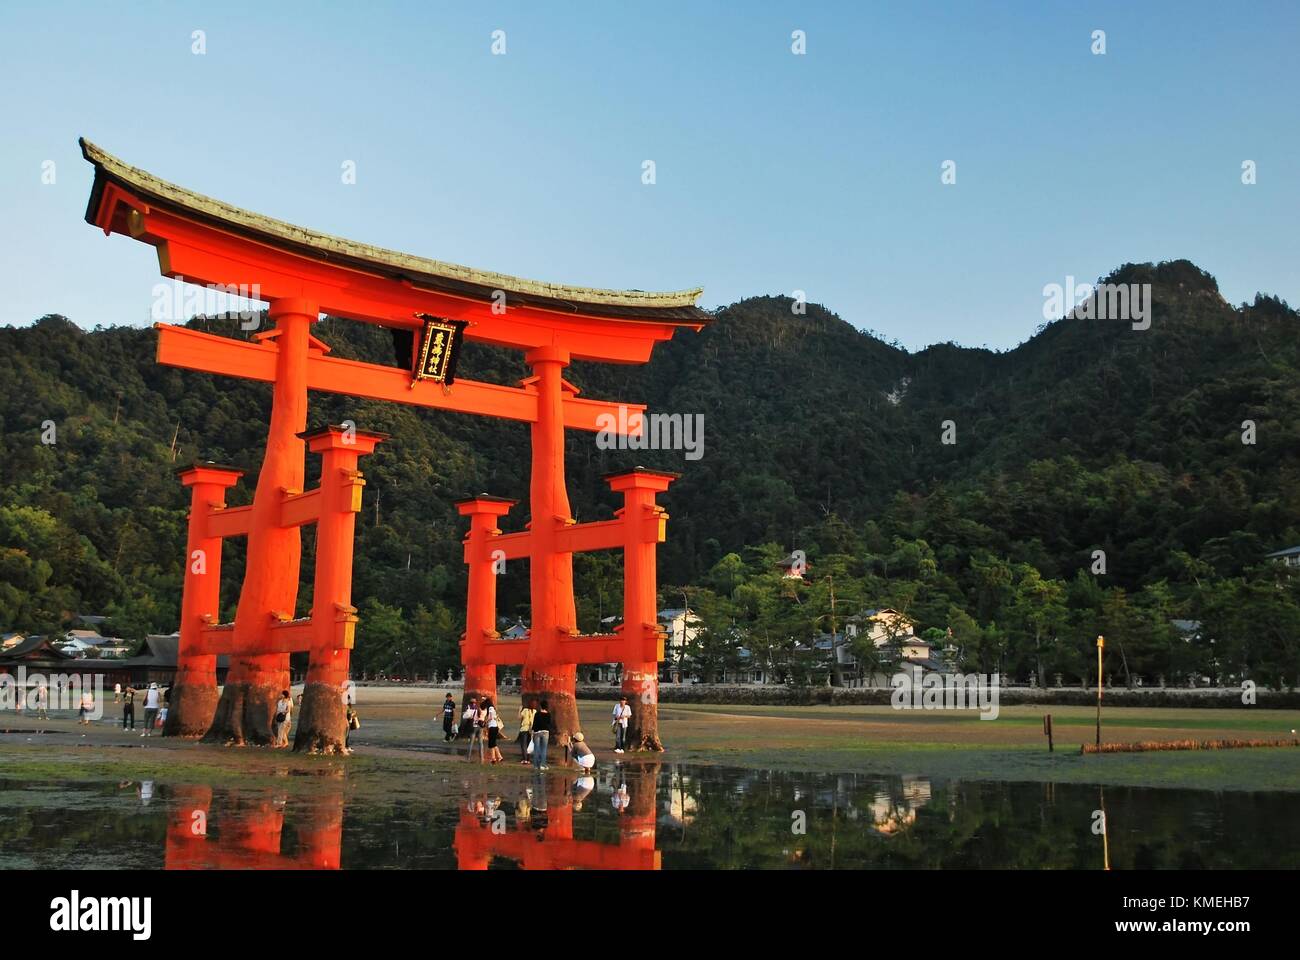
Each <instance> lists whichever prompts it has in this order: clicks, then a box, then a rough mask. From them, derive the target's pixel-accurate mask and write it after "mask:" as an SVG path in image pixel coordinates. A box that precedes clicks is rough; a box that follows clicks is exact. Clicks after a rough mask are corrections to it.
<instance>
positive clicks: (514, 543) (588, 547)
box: [465, 507, 668, 562]
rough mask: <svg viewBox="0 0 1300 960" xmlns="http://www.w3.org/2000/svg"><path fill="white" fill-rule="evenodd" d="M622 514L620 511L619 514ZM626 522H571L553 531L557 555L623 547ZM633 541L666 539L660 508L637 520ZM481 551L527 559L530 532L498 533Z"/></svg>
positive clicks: (665, 517)
mask: <svg viewBox="0 0 1300 960" xmlns="http://www.w3.org/2000/svg"><path fill="white" fill-rule="evenodd" d="M621 512H622V511H620V513H621ZM626 530H627V522H626V521H625V520H624V519H623V518H622V517H617V518H615V519H613V520H595V521H592V522H590V523H575V524H571V525H569V526H567V527H564V528H562V529H560V530H559V531H557V532H556V535H555V543H556V547H555V549H556V552H557V553H589V552H591V551H593V550H621V549H622V548H623V547H625V546H627V532H626ZM638 534H639V535H638V537H637V540H638V541H639V542H641V543H663V542H664V541H665V540H666V539H667V538H668V514H667V513H665V512H664V510H663V508H662V507H656V508H655V511H654V513H651V514H647V515H646V516H644V517H642V518H640V522H639V525H638ZM470 549H471V547H470V545H469V543H468V542H467V543H466V545H465V559H466V561H467V562H472V561H473V560H474V559H475V558H473V557H471V556H470V555H469V551H470ZM483 549H485V550H487V552H488V555H489V556H491V555H492V554H493V553H495V552H496V551H498V550H500V551H501V552H502V553H503V554H504V556H505V559H506V560H527V559H528V558H529V557H530V556H531V555H532V532H531V531H528V530H522V531H519V532H518V533H502V534H499V535H497V536H494V537H490V538H489V539H487V540H486V541H485V542H484V546H483Z"/></svg>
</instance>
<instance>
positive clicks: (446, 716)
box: [442, 693, 456, 743]
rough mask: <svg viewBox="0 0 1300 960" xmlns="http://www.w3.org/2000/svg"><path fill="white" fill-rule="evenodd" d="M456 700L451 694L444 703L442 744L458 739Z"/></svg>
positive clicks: (444, 699) (445, 698)
mask: <svg viewBox="0 0 1300 960" xmlns="http://www.w3.org/2000/svg"><path fill="white" fill-rule="evenodd" d="M455 724H456V698H455V697H453V696H452V695H451V694H450V693H449V694H447V696H446V697H444V698H443V701H442V742H443V743H451V742H452V741H453V740H455V739H456V726H455Z"/></svg>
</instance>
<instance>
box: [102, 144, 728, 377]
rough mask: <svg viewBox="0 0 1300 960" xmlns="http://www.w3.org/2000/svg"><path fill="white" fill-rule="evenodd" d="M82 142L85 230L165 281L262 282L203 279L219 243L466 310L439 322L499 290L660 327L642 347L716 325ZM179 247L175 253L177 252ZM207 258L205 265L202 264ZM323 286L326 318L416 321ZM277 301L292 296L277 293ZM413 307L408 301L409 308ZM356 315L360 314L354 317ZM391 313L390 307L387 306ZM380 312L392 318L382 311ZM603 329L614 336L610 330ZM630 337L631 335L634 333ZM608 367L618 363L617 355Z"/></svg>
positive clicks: (658, 303)
mask: <svg viewBox="0 0 1300 960" xmlns="http://www.w3.org/2000/svg"><path fill="white" fill-rule="evenodd" d="M80 143H81V149H82V153H83V155H84V156H85V158H86V159H87V160H88V161H90V163H91V164H93V165H94V168H95V182H94V187H93V188H92V191H91V195H90V203H89V205H88V207H87V209H86V220H87V222H88V223H91V224H92V225H95V226H99V227H101V228H102V229H103V230H104V231H105V232H106V233H122V234H126V235H128V236H133V237H135V238H136V239H141V240H144V241H145V242H148V243H153V244H154V245H155V246H157V247H158V249H159V259H160V264H161V266H162V271H163V273H164V274H167V275H184V276H185V277H186V279H192V280H195V281H196V282H206V283H222V284H232V283H250V282H258V281H259V279H260V278H259V277H257V276H239V277H235V276H233V275H230V273H229V268H227V269H226V270H225V271H223V270H216V271H215V272H216V273H225V274H226V275H220V276H219V275H209V276H203V275H202V271H201V270H196V269H195V267H197V266H204V265H206V266H208V267H209V268H211V266H212V264H213V263H214V260H213V258H212V256H211V253H212V242H213V239H214V238H216V239H225V240H229V239H239V240H242V241H244V242H245V243H249V242H251V243H252V244H256V245H257V246H258V247H259V248H270V249H271V250H272V251H275V252H277V253H280V254H288V255H290V256H292V257H294V258H295V259H296V258H305V262H307V263H309V264H314V265H316V266H317V267H320V266H326V267H327V268H329V269H331V270H338V269H340V268H342V269H344V270H347V271H359V272H361V273H364V274H366V275H368V276H369V277H370V278H372V280H374V279H379V280H383V281H388V282H389V283H393V282H394V281H395V282H396V283H397V284H400V285H401V286H402V287H403V288H405V289H407V290H413V291H416V292H418V293H426V294H428V295H430V296H433V297H438V296H439V295H441V296H442V297H443V298H446V299H447V303H443V304H441V305H442V306H443V307H444V308H445V307H446V306H447V304H448V303H450V304H451V305H452V306H457V305H458V304H459V305H464V308H463V309H460V310H459V311H456V310H447V309H444V310H443V312H442V313H440V314H439V315H447V316H453V317H455V316H461V317H466V318H474V319H478V318H479V317H480V316H483V315H484V308H485V307H488V306H490V305H491V304H492V303H493V299H494V297H500V295H501V294H500V293H499V292H498V291H501V292H504V294H505V297H506V299H507V301H508V303H509V306H510V309H511V310H515V311H521V312H522V314H523V315H522V316H520V317H519V318H518V319H519V320H522V321H532V322H537V321H538V318H539V317H540V318H542V322H546V321H545V316H546V315H551V314H553V315H558V316H556V318H555V319H556V320H562V319H563V318H564V317H568V318H570V319H571V320H573V321H578V320H579V318H592V319H593V320H598V321H618V323H616V324H615V325H614V326H615V327H618V326H625V327H634V326H637V325H640V324H647V325H649V326H651V327H654V328H657V329H656V330H655V331H654V332H652V331H651V330H649V329H647V330H644V331H643V332H641V333H639V334H633V336H634V337H636V338H637V339H640V338H641V337H649V339H651V340H662V339H666V338H667V337H669V336H671V329H672V328H674V327H690V328H693V329H696V330H698V329H700V328H701V327H703V326H704V325H705V324H707V323H708V322H709V321H710V320H711V319H712V317H711V315H710V314H708V313H706V312H705V311H704V310H701V309H700V308H699V307H698V306H696V305H695V301H696V300H697V299H698V298H699V296H700V294H701V292H702V288H699V287H697V288H694V289H690V290H679V291H676V292H670V293H651V292H647V291H643V290H603V289H595V288H590V287H577V286H568V285H565V284H557V283H548V282H543V281H537V280H527V279H524V278H521V277H513V276H509V275H507V274H502V273H495V272H492V271H486V270H477V269H474V268H472V267H464V266H459V265H457V264H452V263H445V262H443V261H440V260H430V259H427V258H424V257H417V256H414V255H412V254H407V253H399V252H397V251H393V250H387V249H384V248H382V247H375V246H371V245H369V244H364V243H357V242H354V241H351V240H345V239H342V238H340V237H334V236H330V235H329V234H324V233H318V232H317V231H314V230H309V229H307V228H305V227H300V226H296V225H294V224H290V223H285V222H284V221H281V220H276V219H273V218H271V217H267V216H264V215H262V214H259V213H253V212H251V211H248V210H243V209H240V208H239V207H235V206H232V205H231V204H228V203H224V202H222V201H220V200H214V199H212V198H211V197H206V196H203V195H202V194H199V193H195V192H194V191H192V190H187V189H186V188H184V187H181V186H178V185H176V184H174V183H169V182H168V181H166V180H163V179H161V178H159V177H156V176H154V175H153V174H151V173H148V172H147V171H144V170H141V169H139V168H137V167H133V166H131V165H130V164H128V163H126V162H124V161H123V160H120V159H119V158H117V157H115V156H113V155H112V154H110V153H108V152H106V151H104V150H102V149H101V148H100V147H98V146H96V145H95V144H93V143H90V142H89V141H87V140H86V139H84V138H83V139H82V140H81V141H80ZM177 224H179V226H177ZM195 227H198V228H199V229H200V233H202V235H201V236H200V234H199V233H196V232H195V229H194V228H195ZM172 247H175V248H177V249H176V250H175V251H172V250H171V249H170V248H172ZM200 251H201V252H202V253H203V254H204V256H202V257H200V256H198V253H199V252H200ZM187 252H188V253H189V254H190V256H188V257H186V256H185V254H186V253H187ZM222 255H223V256H226V257H227V260H226V262H227V263H229V262H231V260H230V258H229V255H228V254H227V253H223V254H222ZM269 262H270V261H269V260H268V263H269ZM299 262H303V261H299ZM186 268H188V269H186ZM254 272H255V271H254ZM284 273H285V268H284V267H283V266H280V267H278V269H277V270H274V271H272V274H273V277H274V276H283V275H284ZM304 275H305V274H304ZM294 276H295V277H296V276H297V274H294ZM273 277H272V279H273ZM322 283H323V284H324V285H325V286H327V287H331V286H332V287H340V288H344V287H345V288H346V289H347V291H348V294H349V295H348V296H344V297H342V298H341V301H340V302H339V303H337V304H332V303H330V302H328V299H327V298H324V297H322V298H321V308H322V310H326V311H329V312H338V313H339V314H341V315H343V316H349V315H351V316H355V317H356V318H357V319H366V320H374V321H378V322H381V323H391V322H394V321H397V322H402V321H403V320H409V316H410V314H409V313H404V312H403V311H402V310H395V311H394V313H393V314H392V315H388V314H386V315H382V316H380V315H377V313H376V312H375V311H367V310H365V309H361V310H358V309H356V308H357V306H358V304H356V303H353V302H351V299H356V298H357V294H356V292H355V290H354V289H353V286H354V285H352V284H340V283H339V282H338V281H337V280H336V279H331V280H328V281H322ZM262 285H263V287H264V288H265V287H266V285H267V284H266V282H262ZM271 295H272V296H277V295H284V294H280V293H278V292H276V291H272V294H271ZM350 298H351V299H350ZM408 299H409V298H403V300H404V301H405V300H408ZM404 305H405V303H403V306H404ZM349 307H351V308H352V310H351V312H349V309H348V308H349ZM436 307H437V305H436V304H435V308H434V309H431V310H430V312H434V313H438V310H437V309H436ZM386 309H388V308H387V307H385V310H386ZM378 313H385V311H384V310H380V311H378ZM579 322H580V321H579ZM485 326H491V325H490V324H485ZM604 329H605V330H606V331H610V332H612V330H611V328H610V326H609V325H607V324H606V325H605V326H604ZM479 333H480V336H477V337H476V336H474V333H473V332H471V333H470V334H469V336H470V338H471V339H484V340H488V341H491V342H498V343H508V342H511V341H513V340H514V338H513V337H510V338H501V337H498V336H494V335H492V333H493V331H491V330H488V329H484V330H481V331H479ZM627 333H628V334H631V333H632V331H631V329H628V330H627ZM665 334H666V336H665ZM519 344H520V345H527V344H526V343H525V342H523V341H519ZM614 352H615V353H617V352H619V351H614ZM602 353H604V351H603V350H596V351H595V352H594V356H593V357H592V358H593V359H596V358H600V359H606V357H603V356H601V354H602ZM607 358H608V359H615V357H614V356H613V355H610V356H608V357H607ZM617 359H631V358H630V357H627V358H624V357H618V358H617Z"/></svg>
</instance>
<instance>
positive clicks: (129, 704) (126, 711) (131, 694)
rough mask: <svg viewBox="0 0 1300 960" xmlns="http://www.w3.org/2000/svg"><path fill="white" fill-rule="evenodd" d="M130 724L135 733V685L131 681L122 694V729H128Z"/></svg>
mask: <svg viewBox="0 0 1300 960" xmlns="http://www.w3.org/2000/svg"><path fill="white" fill-rule="evenodd" d="M128 726H129V727H130V730H131V732H132V733H135V687H133V686H131V685H130V684H129V683H128V684H127V685H126V691H125V692H124V693H123V694H122V729H123V730H126V729H127V728H128Z"/></svg>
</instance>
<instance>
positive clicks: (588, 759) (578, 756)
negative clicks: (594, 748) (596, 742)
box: [569, 730, 596, 770]
mask: <svg viewBox="0 0 1300 960" xmlns="http://www.w3.org/2000/svg"><path fill="white" fill-rule="evenodd" d="M569 750H570V753H571V754H572V756H573V762H574V763H576V764H577V765H578V767H579V768H581V769H582V770H593V769H595V767H596V755H595V754H594V753H592V752H591V747H589V746H587V738H586V737H584V736H583V735H582V731H581V730H579V731H577V732H576V733H574V735H573V738H572V739H571V740H570V742H569Z"/></svg>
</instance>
